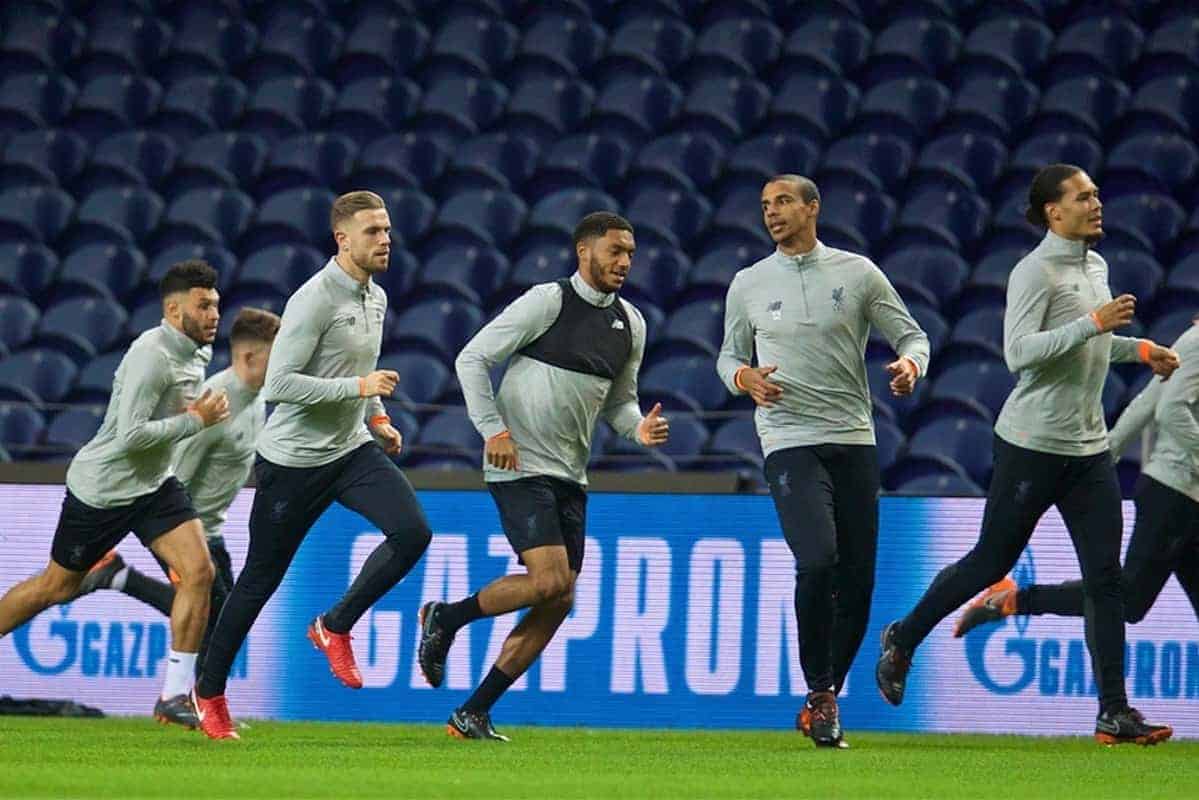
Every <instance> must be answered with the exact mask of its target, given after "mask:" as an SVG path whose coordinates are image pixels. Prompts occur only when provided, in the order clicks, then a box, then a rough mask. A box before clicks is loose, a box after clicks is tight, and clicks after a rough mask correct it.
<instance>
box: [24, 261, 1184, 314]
mask: <svg viewBox="0 0 1199 800" xmlns="http://www.w3.org/2000/svg"><path fill="white" fill-rule="evenodd" d="M3 263H4V257H3V255H0V265H2V264H3ZM0 270H3V266H0ZM3 286H4V284H3V279H2V278H0V288H3ZM1165 288H1166V289H1168V290H1169V291H1167V292H1166V293H1165V294H1163V295H1162V301H1163V303H1165V305H1166V306H1167V307H1169V306H1173V307H1174V308H1173V309H1171V310H1181V309H1199V253H1191V254H1190V255H1188V256H1186V257H1185V258H1183V259H1181V260H1180V261H1179V262H1178V263H1177V264H1175V265H1174V266H1173V267H1172V268H1171V269H1170V272H1169V274H1168V275H1167V276H1166V286H1165Z"/></svg>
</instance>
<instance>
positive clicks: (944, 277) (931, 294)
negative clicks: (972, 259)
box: [881, 247, 970, 308]
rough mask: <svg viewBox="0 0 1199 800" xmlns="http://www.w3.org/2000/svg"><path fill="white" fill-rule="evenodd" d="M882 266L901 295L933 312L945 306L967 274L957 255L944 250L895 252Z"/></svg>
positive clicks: (924, 248)
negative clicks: (914, 300) (925, 304)
mask: <svg viewBox="0 0 1199 800" xmlns="http://www.w3.org/2000/svg"><path fill="white" fill-rule="evenodd" d="M881 266H882V268H883V272H885V273H886V274H887V277H888V278H889V279H890V280H891V283H892V284H893V285H894V286H895V288H896V289H898V290H899V292H900V294H902V295H903V296H904V297H915V298H919V299H920V300H921V301H923V302H925V303H927V304H928V305H930V306H932V307H933V308H940V307H942V306H948V305H949V303H950V302H951V301H952V300H953V299H954V298H955V297H956V296H957V294H958V292H960V291H961V290H962V285H963V284H964V283H965V282H966V276H967V275H968V274H969V273H970V267H969V266H968V265H967V264H966V262H965V261H964V260H963V259H962V257H961V256H959V255H958V254H957V252H956V251H954V250H949V249H946V248H943V247H909V248H906V249H904V250H898V251H896V252H893V253H892V254H891V255H889V256H887V258H886V259H884V260H883V262H882V265H881Z"/></svg>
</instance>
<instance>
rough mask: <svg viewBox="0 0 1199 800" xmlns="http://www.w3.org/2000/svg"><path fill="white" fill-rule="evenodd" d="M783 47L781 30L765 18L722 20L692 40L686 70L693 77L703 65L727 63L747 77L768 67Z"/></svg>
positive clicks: (723, 64) (704, 70)
mask: <svg viewBox="0 0 1199 800" xmlns="http://www.w3.org/2000/svg"><path fill="white" fill-rule="evenodd" d="M782 47H783V33H782V31H780V30H779V29H778V27H777V26H776V25H775V24H774V23H773V22H771V21H770V20H769V19H750V18H748V17H741V18H739V19H724V20H721V21H719V22H716V23H714V24H711V25H708V26H707V27H706V28H704V30H703V32H702V33H700V35H699V37H698V38H697V39H696V40H695V50H694V52H693V54H692V57H691V61H690V64H689V65H688V72H689V74H690V75H691V77H692V78H693V79H694V78H696V77H699V76H703V75H705V74H709V73H707V72H706V68H711V67H722V66H724V67H727V66H731V67H732V68H733V69H734V70H736V71H737V73H739V74H740V75H742V76H744V77H746V78H751V77H753V76H754V75H757V74H761V73H762V72H764V71H765V70H767V69H769V68H770V67H771V65H773V64H774V62H775V61H777V60H778V57H779V54H780V53H781V52H782Z"/></svg>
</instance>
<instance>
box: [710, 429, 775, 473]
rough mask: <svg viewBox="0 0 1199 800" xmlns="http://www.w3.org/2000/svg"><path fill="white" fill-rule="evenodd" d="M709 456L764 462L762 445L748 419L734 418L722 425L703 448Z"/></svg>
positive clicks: (758, 463) (760, 463) (759, 464)
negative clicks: (728, 456) (733, 457)
mask: <svg viewBox="0 0 1199 800" xmlns="http://www.w3.org/2000/svg"><path fill="white" fill-rule="evenodd" d="M705 449H706V452H708V453H709V454H711V455H736V456H740V457H742V458H745V459H747V460H749V461H751V462H754V463H756V464H757V465H758V466H759V467H760V466H761V465H762V462H763V461H764V459H763V457H762V445H761V443H760V442H759V440H758V433H757V431H756V430H754V421H753V419H752V418H750V417H735V418H733V419H730V420H728V421H727V422H725V423H723V424H722V425H721V426H720V427H719V428H717V429H716V431H715V432H714V433H713V434H712V438H711V439H709V440H708V445H707V447H706V448H705Z"/></svg>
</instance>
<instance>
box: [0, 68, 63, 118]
mask: <svg viewBox="0 0 1199 800" xmlns="http://www.w3.org/2000/svg"><path fill="white" fill-rule="evenodd" d="M78 94H79V89H78V87H76V86H75V84H74V83H73V82H71V81H70V80H68V79H67V78H65V77H63V76H61V75H57V74H54V73H51V74H36V73H35V74H29V75H9V76H8V77H6V78H4V79H3V80H2V81H0V112H2V113H0V116H2V117H3V122H0V131H29V130H37V129H39V128H47V127H52V126H55V125H58V124H59V123H60V122H62V120H63V118H64V117H66V115H67V112H69V111H70V110H71V107H72V106H74V105H75V98H76V96H77V95H78Z"/></svg>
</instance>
